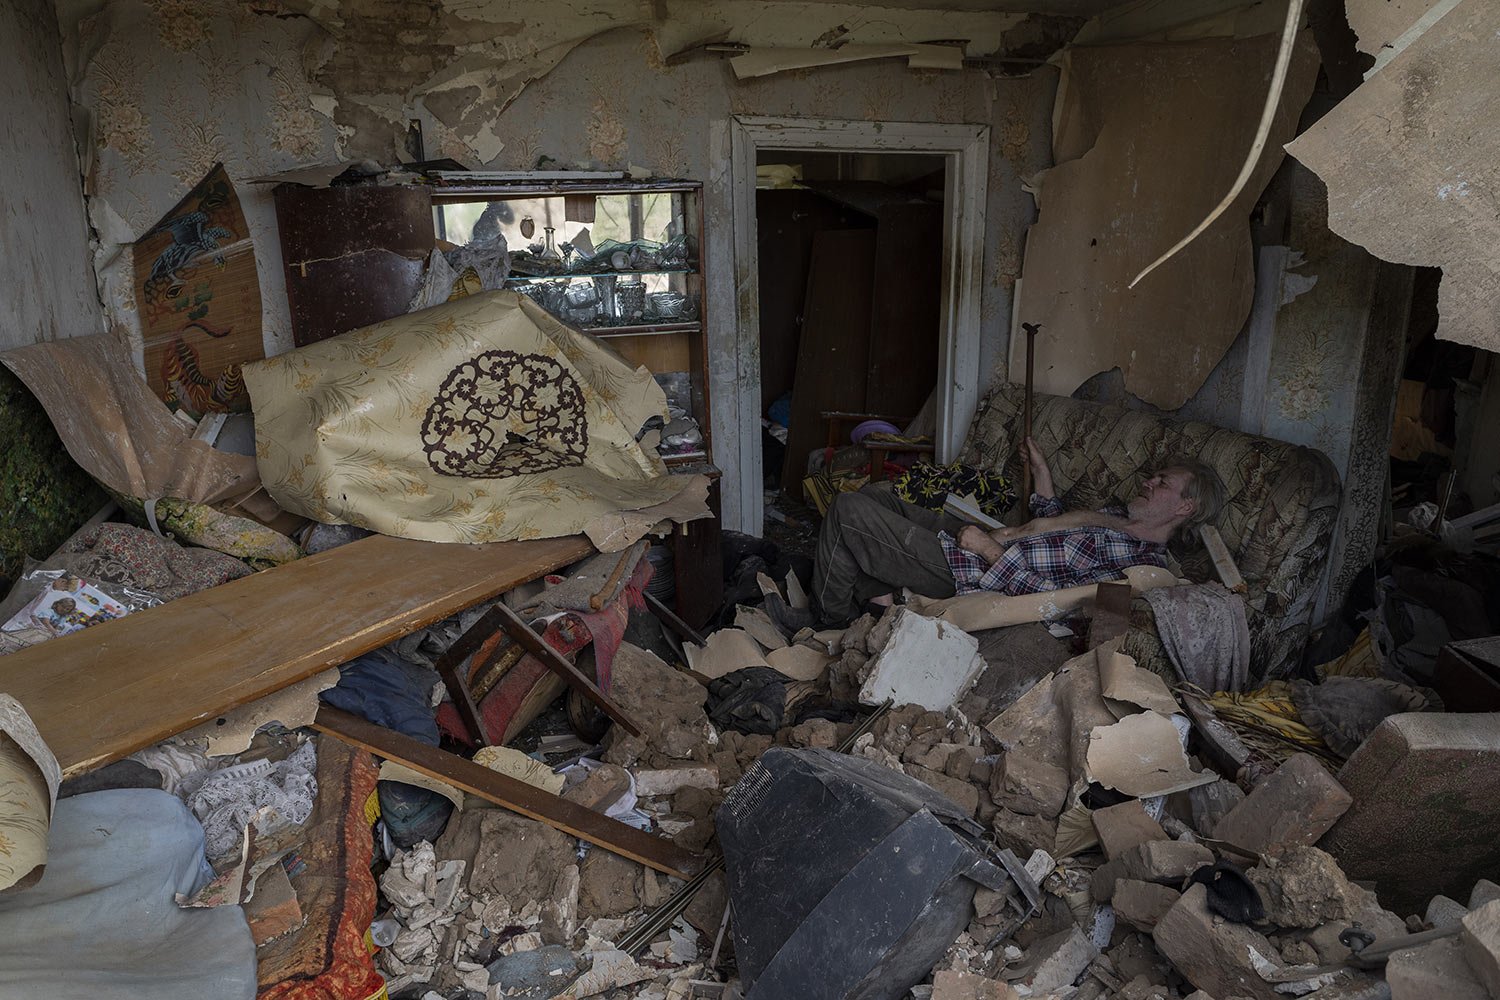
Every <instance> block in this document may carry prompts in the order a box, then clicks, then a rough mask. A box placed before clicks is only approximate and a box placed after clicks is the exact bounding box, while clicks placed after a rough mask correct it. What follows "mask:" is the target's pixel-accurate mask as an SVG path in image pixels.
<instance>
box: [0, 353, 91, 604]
mask: <svg viewBox="0 0 1500 1000" xmlns="http://www.w3.org/2000/svg"><path fill="white" fill-rule="evenodd" d="M108 499H109V498H108V497H107V496H106V495H105V493H104V491H103V490H102V489H100V488H99V485H98V484H97V483H95V482H94V481H93V480H92V479H91V478H89V475H88V473H86V472H84V471H83V470H82V469H80V468H79V467H78V465H77V463H75V462H74V461H73V459H72V458H71V457H69V455H68V452H67V449H65V448H64V447H63V444H62V441H60V440H59V439H58V437H57V432H56V431H54V430H53V429H52V421H51V419H49V418H48V416H47V411H46V410H44V409H42V404H40V403H38V402H37V401H36V397H35V396H33V395H32V394H31V392H30V390H28V389H27V388H26V386H25V385H23V384H22V383H21V380H20V379H18V378H16V377H15V376H14V375H13V374H11V372H10V369H8V368H6V367H5V366H3V365H0V576H3V577H4V580H3V583H4V585H5V587H6V589H9V586H10V584H11V583H12V582H13V581H14V580H15V578H16V576H17V574H19V572H20V570H21V566H22V564H23V563H24V562H25V560H26V557H27V556H28V555H29V556H32V557H33V558H36V559H43V558H45V557H47V556H48V555H50V554H51V553H52V550H53V549H55V548H57V546H59V545H61V544H62V543H63V541H64V540H66V539H67V537H68V536H69V535H71V534H72V533H73V532H74V531H76V530H77V529H78V526H79V525H80V524H82V523H83V522H84V521H86V520H88V519H89V518H90V517H92V516H93V514H94V512H95V511H96V510H98V509H99V508H100V507H101V506H103V504H104V503H105V501H107V500H108Z"/></svg>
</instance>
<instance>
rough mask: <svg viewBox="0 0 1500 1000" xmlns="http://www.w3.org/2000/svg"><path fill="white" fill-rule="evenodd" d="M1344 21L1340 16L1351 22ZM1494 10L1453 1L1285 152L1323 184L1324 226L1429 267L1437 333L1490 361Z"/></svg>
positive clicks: (1499, 219) (1497, 74)
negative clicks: (1433, 270) (1438, 276)
mask: <svg viewBox="0 0 1500 1000" xmlns="http://www.w3.org/2000/svg"><path fill="white" fill-rule="evenodd" d="M1351 20H1352V18H1351ZM1497 35H1500V4H1497V3H1495V2H1493V0H1464V2H1462V3H1460V4H1459V5H1458V6H1457V7H1455V8H1454V9H1453V10H1452V11H1450V12H1449V13H1447V14H1446V15H1444V16H1443V17H1442V18H1440V19H1439V20H1438V21H1437V22H1436V23H1435V24H1433V26H1432V27H1430V28H1428V29H1427V31H1426V32H1425V33H1424V34H1422V35H1421V36H1420V37H1419V38H1417V39H1416V40H1415V41H1414V42H1412V43H1411V45H1409V46H1408V47H1407V48H1406V49H1405V51H1403V52H1401V54H1399V55H1397V56H1396V57H1395V58H1394V59H1393V60H1392V61H1391V62H1390V63H1389V64H1388V65H1387V66H1385V67H1384V68H1383V69H1381V70H1379V71H1378V72H1376V73H1375V74H1374V75H1373V76H1372V77H1370V79H1369V80H1367V81H1365V83H1364V84H1363V85H1361V86H1360V88H1359V89H1358V90H1356V91H1355V92H1354V93H1352V94H1350V95H1349V96H1348V97H1346V98H1344V100H1343V102H1342V103H1340V104H1339V105H1338V107H1336V108H1334V109H1333V110H1332V111H1330V112H1329V113H1328V114H1326V115H1324V116H1323V117H1322V118H1320V119H1319V120H1318V122H1317V124H1315V125H1313V127H1312V128H1310V129H1308V130H1307V132H1306V133H1304V134H1303V135H1301V136H1300V137H1298V139H1297V140H1296V141H1295V142H1293V143H1291V144H1290V145H1289V146H1287V150H1288V152H1290V153H1291V154H1292V155H1293V156H1295V157H1296V158H1297V159H1298V160H1300V161H1301V162H1302V163H1303V164H1304V165H1306V166H1307V167H1308V168H1310V169H1311V170H1312V171H1313V172H1314V173H1316V174H1317V175H1318V176H1319V177H1320V178H1322V180H1323V182H1324V183H1325V184H1326V185H1327V186H1328V227H1329V228H1330V229H1332V230H1333V231H1334V232H1335V233H1337V234H1338V235H1340V236H1342V237H1343V238H1344V239H1346V240H1350V241H1352V242H1354V243H1358V244H1359V245H1360V246H1362V247H1364V248H1365V249H1367V250H1369V251H1370V252H1371V253H1372V254H1374V255H1375V256H1377V257H1379V258H1381V259H1382V260H1388V261H1392V262H1394V263H1397V264H1413V265H1416V266H1419V267H1441V268H1442V269H1443V281H1442V284H1441V285H1440V286H1439V287H1438V317H1439V318H1438V328H1437V335H1438V336H1439V337H1441V338H1442V339H1444V340H1452V341H1456V342H1458V343H1460V344H1469V345H1472V346H1474V347H1478V348H1482V349H1484V350H1488V351H1500V327H1497V326H1496V324H1495V316H1496V315H1500V249H1497V248H1500V214H1497V212H1496V210H1495V196H1496V192H1497V191H1500V120H1497V119H1496V116H1495V111H1494V109H1495V108H1496V107H1497V106H1500V66H1497V59H1496V51H1497V50H1496V44H1495V43H1496V37H1497Z"/></svg>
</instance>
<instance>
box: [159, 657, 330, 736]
mask: <svg viewBox="0 0 1500 1000" xmlns="http://www.w3.org/2000/svg"><path fill="white" fill-rule="evenodd" d="M338 682H339V670H338V667H332V668H330V669H328V670H325V671H323V672H322V673H321V674H314V675H313V676H311V677H309V678H308V679H307V680H305V681H299V682H298V683H296V684H293V685H292V686H291V687H286V688H282V689H281V690H280V691H277V692H276V693H275V694H268V695H266V696H265V697H264V698H258V699H256V700H255V701H252V702H250V703H249V704H248V705H241V706H240V707H239V708H236V709H232V710H230V711H228V712H225V713H224V714H223V715H221V716H219V717H218V718H215V719H210V720H209V721H207V722H205V723H203V725H201V726H197V727H195V728H193V729H189V730H188V731H187V732H185V733H183V734H182V738H183V739H185V740H206V741H207V742H208V755H209V756H210V757H223V756H224V755H226V754H235V753H243V752H244V751H245V750H247V749H249V747H250V741H251V740H252V739H254V738H255V733H256V731H257V730H259V729H260V727H261V726H264V725H266V724H268V723H271V722H279V723H281V724H282V725H283V726H285V727H286V728H288V729H297V728H299V727H301V726H307V725H311V724H312V720H313V719H314V718H316V717H317V714H318V692H319V691H326V690H328V689H329V688H331V687H333V686H334V685H335V684H337V683H338Z"/></svg>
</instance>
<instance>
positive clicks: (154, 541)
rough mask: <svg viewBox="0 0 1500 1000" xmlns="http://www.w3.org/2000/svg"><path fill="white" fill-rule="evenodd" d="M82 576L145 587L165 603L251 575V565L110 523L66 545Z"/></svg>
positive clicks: (74, 567) (72, 564) (70, 565)
mask: <svg viewBox="0 0 1500 1000" xmlns="http://www.w3.org/2000/svg"><path fill="white" fill-rule="evenodd" d="M62 551H63V552H64V553H66V554H67V555H68V556H69V558H68V559H67V568H68V569H69V570H70V571H72V572H73V573H75V574H77V575H78V576H86V577H89V578H90V579H95V580H104V581H106V582H109V583H119V584H123V585H125V586H127V587H134V588H136V589H139V590H147V591H150V592H151V593H153V594H155V595H157V596H158V597H160V598H161V599H162V600H164V601H171V600H176V599H177V598H179V597H186V596H187V595H188V594H194V593H197V592H198V591H200V590H207V589H208V588H209V587H217V586H218V585H219V584H221V583H228V582H229V581H230V580H237V579H239V578H240V577H242V576H249V575H250V572H251V570H250V567H248V566H246V565H245V564H244V563H242V562H240V561H239V560H238V559H235V558H234V557H233V556H228V555H225V554H224V553H222V552H215V551H214V550H212V549H198V548H192V549H190V548H184V547H183V546H181V545H178V544H177V543H176V542H174V541H172V540H170V539H167V538H161V537H159V536H157V535H153V534H152V533H151V532H149V531H146V530H144V529H142V528H137V527H134V526H133V525H129V524H120V523H118V522H114V521H107V522H105V523H103V524H98V525H95V526H94V527H92V528H89V529H88V530H87V531H84V532H82V533H81V534H79V535H77V536H76V537H74V538H72V539H70V540H69V541H68V543H67V544H66V545H65V546H64V547H63V549H62Z"/></svg>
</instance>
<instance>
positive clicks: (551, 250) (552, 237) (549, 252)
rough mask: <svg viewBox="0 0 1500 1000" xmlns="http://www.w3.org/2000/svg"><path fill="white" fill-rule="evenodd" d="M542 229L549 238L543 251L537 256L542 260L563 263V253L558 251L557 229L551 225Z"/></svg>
mask: <svg viewBox="0 0 1500 1000" xmlns="http://www.w3.org/2000/svg"><path fill="white" fill-rule="evenodd" d="M542 231H543V232H544V233H546V234H547V238H546V241H545V243H544V244H543V246H542V252H541V253H539V254H537V256H538V257H539V258H541V259H542V260H555V261H557V262H559V263H561V262H562V254H560V253H558V252H557V239H556V233H557V231H556V230H555V229H553V228H552V227H551V226H547V227H545V228H544V229H543V230H542Z"/></svg>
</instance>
